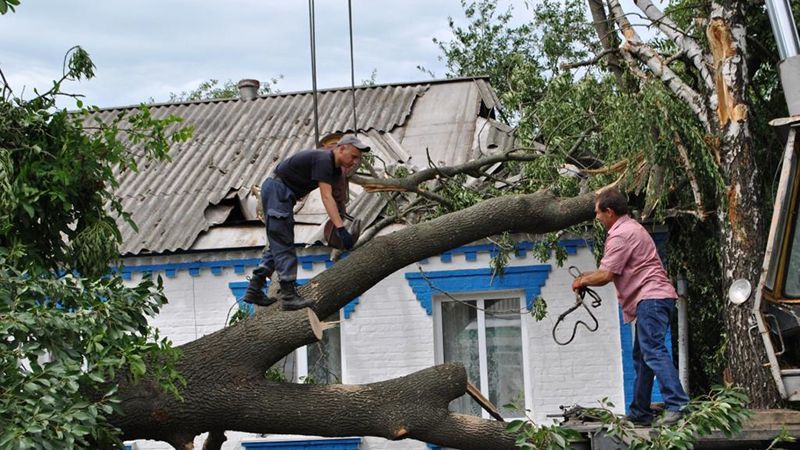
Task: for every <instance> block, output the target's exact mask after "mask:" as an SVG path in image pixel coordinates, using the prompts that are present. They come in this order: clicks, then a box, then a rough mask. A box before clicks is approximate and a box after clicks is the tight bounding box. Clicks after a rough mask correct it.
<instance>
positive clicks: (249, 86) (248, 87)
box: [236, 79, 261, 100]
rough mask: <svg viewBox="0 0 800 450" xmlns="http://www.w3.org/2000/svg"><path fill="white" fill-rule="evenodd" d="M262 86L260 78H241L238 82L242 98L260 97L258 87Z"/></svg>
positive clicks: (237, 85)
mask: <svg viewBox="0 0 800 450" xmlns="http://www.w3.org/2000/svg"><path fill="white" fill-rule="evenodd" d="M259 86H261V83H259V81H258V80H250V79H245V80H240V81H239V83H237V84H236V87H237V88H239V98H240V99H242V100H253V99H254V98H257V97H258V87H259Z"/></svg>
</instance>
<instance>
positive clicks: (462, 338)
mask: <svg viewBox="0 0 800 450" xmlns="http://www.w3.org/2000/svg"><path fill="white" fill-rule="evenodd" d="M476 307H477V302H475V301H474V300H470V301H465V302H453V301H448V302H444V303H442V344H443V346H442V349H443V357H444V361H445V362H460V363H462V364H464V367H466V369H467V378H468V379H469V380H470V381H471V382H472V383H473V384H475V385H476V386H480V361H479V351H478V314H477V309H476ZM450 408H451V409H452V410H453V411H456V412H460V413H463V414H473V415H478V416H479V415H481V407H480V405H478V403H477V402H475V400H473V399H472V397H470V396H468V395H463V396H461V397H459V398H457V399H455V400H453V401H452V403H450Z"/></svg>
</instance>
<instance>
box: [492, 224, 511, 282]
mask: <svg viewBox="0 0 800 450" xmlns="http://www.w3.org/2000/svg"><path fill="white" fill-rule="evenodd" d="M492 243H493V244H494V248H495V249H496V253H494V254H493V256H492V259H491V260H490V261H489V268H491V269H492V277H494V276H497V275H500V276H502V275H503V272H504V270H505V268H506V265H508V261H509V259H510V257H511V254H512V253H513V252H514V251H515V250H516V247H515V244H514V239H512V238H511V234H510V233H507V232H506V233H503V234H502V235H500V238H499V239H496V240H493V242H492Z"/></svg>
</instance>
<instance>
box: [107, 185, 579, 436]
mask: <svg viewBox="0 0 800 450" xmlns="http://www.w3.org/2000/svg"><path fill="white" fill-rule="evenodd" d="M593 199H594V194H585V195H582V196H579V197H574V198H563V199H562V198H557V197H555V196H553V195H552V194H551V193H549V192H547V191H540V192H537V193H534V194H528V195H514V196H506V197H498V198H494V199H490V200H487V201H484V202H481V203H479V204H477V205H475V206H473V207H471V208H468V209H464V210H461V211H456V212H453V213H450V214H447V215H444V216H441V217H439V218H437V219H434V220H430V221H427V222H423V223H419V224H417V225H413V226H408V227H406V228H404V229H403V230H400V231H397V232H394V233H391V234H389V235H386V236H379V237H376V238H374V239H372V240H371V241H369V242H368V243H366V244H365V245H363V246H362V247H361V248H359V249H358V250H356V251H354V252H353V253H351V254H350V255H349V256H348V257H347V258H345V259H344V260H341V261H339V262H337V263H336V264H334V265H333V266H332V267H330V268H329V269H327V270H326V271H324V272H322V273H321V274H319V275H318V276H316V277H314V278H313V279H312V280H311V281H310V282H309V283H308V284H306V285H305V286H303V287H302V289H301V293H302V294H303V295H304V296H306V297H307V298H311V299H314V300H315V301H316V303H315V304H314V306H313V307H312V308H311V309H306V310H302V311H295V312H284V311H281V310H280V309H279V308H277V307H276V306H272V307H269V308H259V311H258V312H257V313H256V314H255V315H253V316H252V317H250V318H248V319H246V320H244V321H241V322H238V323H236V324H234V325H232V326H230V327H228V328H225V329H222V330H220V331H217V332H216V333H213V334H210V335H207V336H204V337H202V338H200V339H198V340H196V341H193V342H190V343H187V344H185V345H183V346H181V347H179V348H180V350H181V351H182V355H181V357H180V358H179V360H178V361H177V369H178V370H179V371H180V373H181V374H182V375H183V376H184V377H185V379H186V385H185V387H184V388H183V389H181V391H180V393H181V397H182V399H178V398H176V397H175V396H173V395H172V394H170V393H168V392H165V391H163V390H161V389H160V388H159V385H158V383H157V381H155V380H154V379H152V378H144V379H143V380H141V381H139V382H138V383H133V382H131V381H129V380H127V379H121V380H120V381H121V382H120V388H119V395H120V398H121V399H122V404H121V409H122V411H123V413H124V414H120V415H115V416H113V417H112V418H111V423H112V424H113V425H115V426H117V427H119V428H120V429H121V430H122V432H123V437H124V438H126V439H142V438H144V439H156V440H163V441H166V442H169V443H170V444H171V445H173V446H175V447H176V448H181V449H183V448H191V445H192V441H193V439H194V437H195V436H196V435H198V434H201V433H204V432H210V433H211V435H212V436H216V437H217V439H211V440H210V441H214V442H215V443H217V444H219V443H221V442H222V441H223V439H222V438H220V436H222V433H224V431H226V430H237V431H245V432H251V433H282V434H287V433H289V434H309V435H321V436H354V435H357V436H379V437H384V438H387V439H395V440H396V439H407V438H409V439H418V440H421V441H425V442H430V443H434V444H437V445H441V446H445V447H452V448H460V449H465V450H469V449H476V450H477V449H486V448H493V449H511V448H515V446H514V442H515V436H514V435H512V434H510V433H507V432H506V431H505V424H504V423H502V422H498V421H493V420H485V419H481V418H477V417H472V416H466V415H462V414H455V413H452V412H450V411H449V410H448V404H449V403H450V401H451V400H453V399H455V398H458V397H460V396H462V395H464V394H465V393H466V389H467V378H466V372H465V370H464V368H463V367H462V366H460V365H458V364H444V365H439V366H435V367H432V368H430V369H425V370H422V371H419V372H416V373H413V374H410V375H407V376H405V377H400V378H396V379H393V380H388V381H383V382H380V383H372V384H365V385H305V384H291V383H279V382H275V381H271V380H269V379H267V378H265V376H264V374H265V372H266V370H267V369H268V368H269V367H270V366H272V365H273V364H274V363H276V362H277V361H279V360H280V359H281V358H283V357H284V356H286V355H288V354H289V353H291V352H292V351H294V350H295V349H296V348H298V347H300V346H303V345H306V344H309V343H312V342H315V341H316V340H319V339H320V338H321V333H322V330H323V329H324V328H325V324H324V323H320V322H319V321H318V319H317V317H327V316H329V315H330V314H331V313H333V312H335V311H337V310H338V309H340V308H342V307H344V306H345V305H346V304H347V303H348V302H349V301H350V300H351V299H352V298H354V297H356V296H358V295H360V294H361V293H363V292H365V291H366V290H368V289H369V288H371V287H372V286H374V285H375V284H376V283H377V282H379V281H380V280H382V279H383V278H385V277H386V276H388V275H389V274H391V273H393V272H395V271H397V270H399V269H401V268H403V267H405V266H406V265H408V264H411V263H413V262H416V261H419V260H421V259H423V258H427V257H430V256H434V255H437V254H440V253H441V252H443V251H445V250H448V249H451V248H454V247H457V246H460V245H464V244H467V243H470V242H474V241H476V240H479V239H481V238H484V237H488V236H492V235H495V234H498V233H502V232H506V231H511V232H527V233H536V234H539V233H547V232H552V231H556V230H561V229H564V228H567V227H569V226H571V225H574V224H578V223H580V222H584V221H586V220H590V219H591V218H592V217H593V215H594V203H593Z"/></svg>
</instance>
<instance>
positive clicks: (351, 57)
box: [347, 0, 358, 134]
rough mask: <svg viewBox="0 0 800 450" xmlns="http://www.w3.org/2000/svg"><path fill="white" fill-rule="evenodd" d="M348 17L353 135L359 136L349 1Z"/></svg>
mask: <svg viewBox="0 0 800 450" xmlns="http://www.w3.org/2000/svg"><path fill="white" fill-rule="evenodd" d="M347 17H348V23H349V25H350V92H351V93H352V96H353V133H355V134H358V117H357V116H356V73H355V64H354V62H353V3H352V0H347Z"/></svg>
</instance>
